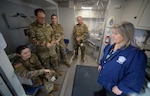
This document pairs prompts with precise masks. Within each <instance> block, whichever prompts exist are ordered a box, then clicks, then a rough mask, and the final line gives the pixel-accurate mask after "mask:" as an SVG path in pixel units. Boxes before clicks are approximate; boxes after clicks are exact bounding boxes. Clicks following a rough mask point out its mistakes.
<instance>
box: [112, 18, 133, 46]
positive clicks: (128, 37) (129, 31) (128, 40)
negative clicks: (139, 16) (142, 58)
mask: <svg viewBox="0 0 150 96" xmlns="http://www.w3.org/2000/svg"><path fill="white" fill-rule="evenodd" d="M112 28H113V29H115V30H118V32H119V33H120V34H121V35H122V36H123V37H124V44H123V45H122V47H128V46H129V44H132V45H134V46H135V45H136V44H135V42H134V40H133V37H134V31H135V30H134V25H133V24H132V23H130V22H127V21H123V22H120V23H118V24H114V25H113V27H112Z"/></svg>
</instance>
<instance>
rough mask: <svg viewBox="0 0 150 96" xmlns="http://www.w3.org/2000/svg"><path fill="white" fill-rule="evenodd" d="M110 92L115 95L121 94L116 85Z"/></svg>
mask: <svg viewBox="0 0 150 96" xmlns="http://www.w3.org/2000/svg"><path fill="white" fill-rule="evenodd" d="M112 92H113V93H114V94H116V95H121V94H122V91H121V90H120V89H119V88H118V86H114V87H113V88H112Z"/></svg>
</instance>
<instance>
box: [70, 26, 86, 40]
mask: <svg viewBox="0 0 150 96" xmlns="http://www.w3.org/2000/svg"><path fill="white" fill-rule="evenodd" d="M87 34H88V27H87V26H86V25H85V24H82V25H79V24H76V25H75V26H74V29H73V35H74V39H75V41H76V38H80V40H81V41H82V42H85V41H86V37H87Z"/></svg>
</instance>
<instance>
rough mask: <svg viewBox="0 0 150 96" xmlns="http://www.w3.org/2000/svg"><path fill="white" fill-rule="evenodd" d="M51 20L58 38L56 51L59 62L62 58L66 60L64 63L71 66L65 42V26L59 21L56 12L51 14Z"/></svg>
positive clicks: (56, 38)
mask: <svg viewBox="0 0 150 96" xmlns="http://www.w3.org/2000/svg"><path fill="white" fill-rule="evenodd" d="M51 21H52V23H51V24H50V25H51V26H52V28H53V30H54V36H55V40H56V52H57V54H58V59H59V62H60V58H62V61H63V62H64V64H65V65H66V66H68V67H70V64H69V63H68V61H67V54H66V44H65V42H64V32H63V28H62V26H61V25H60V24H58V22H57V15H55V14H53V15H51Z"/></svg>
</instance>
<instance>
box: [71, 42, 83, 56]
mask: <svg viewBox="0 0 150 96" xmlns="http://www.w3.org/2000/svg"><path fill="white" fill-rule="evenodd" d="M79 47H80V50H81V57H84V55H85V42H82V43H79V42H77V41H75V42H74V50H75V55H78V50H79Z"/></svg>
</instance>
